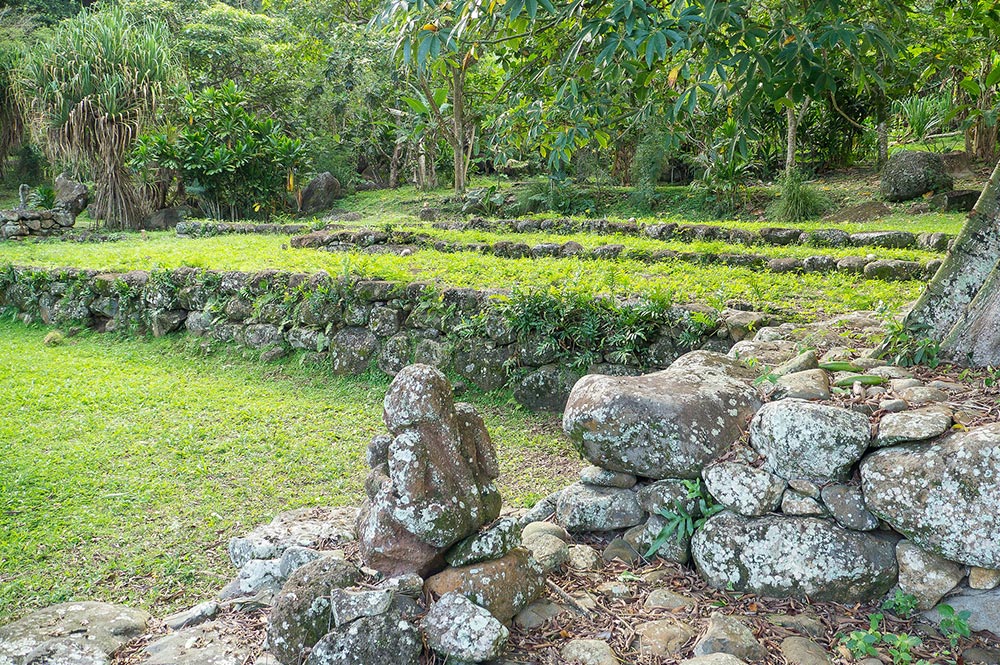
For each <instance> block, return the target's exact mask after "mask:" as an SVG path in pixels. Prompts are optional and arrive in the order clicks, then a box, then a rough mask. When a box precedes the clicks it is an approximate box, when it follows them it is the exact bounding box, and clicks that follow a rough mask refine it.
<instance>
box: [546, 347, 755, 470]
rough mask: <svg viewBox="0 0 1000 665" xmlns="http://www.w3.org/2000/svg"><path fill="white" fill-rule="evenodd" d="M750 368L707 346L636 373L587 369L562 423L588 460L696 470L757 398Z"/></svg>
mask: <svg viewBox="0 0 1000 665" xmlns="http://www.w3.org/2000/svg"><path fill="white" fill-rule="evenodd" d="M751 381H752V375H751V374H750V373H749V371H748V370H747V369H746V368H744V367H742V366H741V365H739V364H738V363H736V362H734V361H733V360H731V359H729V358H727V357H725V356H723V355H720V354H717V353H712V352H709V351H695V352H692V353H688V354H686V355H684V356H682V357H681V358H679V359H677V360H676V361H675V362H674V363H673V364H672V365H671V366H670V367H669V368H668V369H665V370H663V371H661V372H654V373H652V374H646V375H643V376H636V377H615V376H605V375H593V374H592V375H589V376H586V377H584V378H583V379H581V380H580V381H579V382H578V383H577V384H576V385H575V386H574V388H573V392H572V394H571V395H570V398H569V402H568V403H567V405H566V411H565V413H564V415H563V429H564V430H565V431H566V433H567V435H569V437H570V438H571V439H572V440H573V441H574V442H575V444H576V445H577V447H578V449H579V450H580V451H581V452H582V454H583V455H584V457H586V458H587V459H588V460H589V461H590V462H591V463H592V464H595V465H597V466H600V467H602V468H604V469H610V470H612V471H619V472H623V473H628V474H632V475H636V476H642V477H646V478H653V479H662V478H695V477H697V476H698V474H699V472H700V471H701V469H702V468H703V467H704V466H705V465H706V464H707V463H708V462H710V461H712V460H713V459H714V458H715V457H717V456H718V455H719V454H720V453H721V452H723V451H724V450H725V449H726V448H728V447H729V446H730V444H732V442H734V441H736V440H737V439H738V438H739V437H740V429H741V426H742V424H743V423H744V422H745V421H746V419H747V418H749V417H750V415H751V414H752V413H754V412H755V411H756V410H757V408H759V406H760V401H759V397H758V395H757V391H756V389H754V388H753V387H752V386H751V385H750V382H751Z"/></svg>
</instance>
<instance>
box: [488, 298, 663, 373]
mask: <svg viewBox="0 0 1000 665" xmlns="http://www.w3.org/2000/svg"><path fill="white" fill-rule="evenodd" d="M672 304H673V303H672V298H671V297H670V296H669V295H660V296H649V297H646V298H643V299H641V300H638V301H636V302H629V303H619V302H617V301H616V300H614V299H610V298H601V297H596V296H595V295H594V294H590V293H585V292H580V291H572V290H567V289H555V288H553V289H549V290H534V289H532V290H527V289H521V288H515V289H514V290H513V291H512V292H511V294H510V296H509V297H507V298H503V299H500V300H499V301H498V302H497V311H498V312H499V314H500V315H501V316H503V317H504V318H505V319H506V320H507V322H508V324H509V325H510V326H511V328H512V329H513V331H514V333H515V335H516V336H517V338H518V339H522V340H527V339H531V340H538V344H539V349H538V350H539V352H541V353H552V354H554V355H555V356H556V358H557V359H558V361H559V362H560V364H564V365H566V366H568V367H570V368H571V369H573V370H574V371H586V370H588V369H589V368H590V367H591V366H592V365H594V364H596V363H600V362H602V360H603V359H604V358H607V359H608V360H609V362H613V363H620V364H628V365H632V366H642V365H643V363H644V361H645V357H644V355H643V350H644V349H645V348H647V347H648V345H649V343H650V342H651V341H652V340H653V339H654V338H655V337H656V336H657V335H658V334H659V332H660V329H661V328H662V327H663V326H669V325H670V324H671V323H673V322H674V321H675V318H676V314H675V312H674V310H673V307H672Z"/></svg>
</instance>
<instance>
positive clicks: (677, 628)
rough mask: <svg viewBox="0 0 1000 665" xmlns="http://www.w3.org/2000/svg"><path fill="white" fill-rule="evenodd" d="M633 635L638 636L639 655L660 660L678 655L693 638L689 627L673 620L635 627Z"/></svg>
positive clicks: (649, 622)
mask: <svg viewBox="0 0 1000 665" xmlns="http://www.w3.org/2000/svg"><path fill="white" fill-rule="evenodd" d="M635 633H636V635H638V636H639V653H640V655H643V656H646V657H650V656H656V657H660V658H669V657H671V656H674V657H676V656H678V655H680V653H681V652H682V650H683V649H684V646H685V645H686V644H687V643H688V642H690V641H691V638H693V637H694V636H695V632H694V630H692V629H691V627H690V626H688V625H687V624H684V623H681V622H680V621H676V620H674V619H660V620H659V621H647V622H646V623H641V624H639V625H638V626H636V627H635Z"/></svg>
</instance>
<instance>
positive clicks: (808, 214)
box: [768, 169, 830, 224]
mask: <svg viewBox="0 0 1000 665" xmlns="http://www.w3.org/2000/svg"><path fill="white" fill-rule="evenodd" d="M829 205H830V202H829V200H828V199H827V198H826V197H825V196H824V195H823V194H822V193H821V192H819V191H817V190H816V189H814V188H812V187H810V186H809V185H807V184H806V178H805V176H804V175H803V173H802V172H801V171H800V170H799V169H792V170H791V171H790V172H788V173H786V174H785V175H784V176H782V178H781V196H780V197H779V198H778V199H777V200H775V201H774V203H772V204H771V206H770V208H769V209H768V216H769V217H771V218H772V219H773V220H775V221H777V222H783V223H786V224H798V223H799V222H804V221H806V220H808V219H813V218H815V217H819V216H820V215H822V214H823V213H824V212H825V211H826V210H827V208H828V207H829Z"/></svg>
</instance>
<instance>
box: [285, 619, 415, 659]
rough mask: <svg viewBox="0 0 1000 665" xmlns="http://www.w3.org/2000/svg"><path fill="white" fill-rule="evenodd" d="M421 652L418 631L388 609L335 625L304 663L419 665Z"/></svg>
mask: <svg viewBox="0 0 1000 665" xmlns="http://www.w3.org/2000/svg"><path fill="white" fill-rule="evenodd" d="M422 652H423V643H422V642H421V640H420V631H418V630H417V629H416V628H415V627H414V626H413V625H411V624H410V623H409V622H408V621H406V620H405V619H403V618H402V617H401V616H399V614H397V613H395V612H391V611H390V612H387V613H385V614H380V615H378V616H370V617H362V618H360V619H358V620H356V621H352V622H351V623H348V624H345V625H343V626H340V627H338V628H334V629H333V630H331V631H330V632H329V633H327V634H326V635H325V636H324V637H323V639H321V640H320V641H319V642H317V643H316V646H315V647H314V648H313V650H312V652H311V653H310V654H309V657H308V658H307V659H306V660H305V665H372V664H373V663H385V664H388V663H392V664H393V665H418V663H419V662H420V654H421V653H422ZM286 665H290V664H286Z"/></svg>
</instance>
